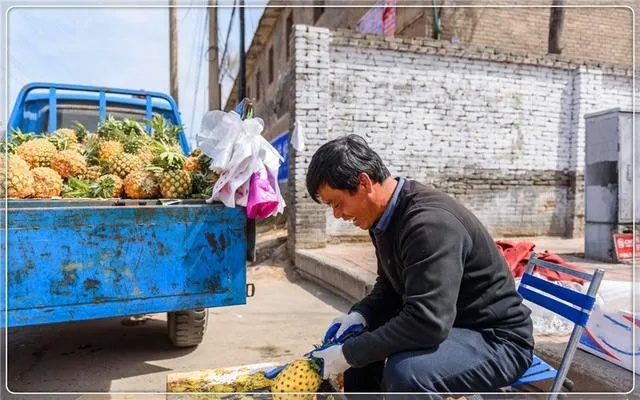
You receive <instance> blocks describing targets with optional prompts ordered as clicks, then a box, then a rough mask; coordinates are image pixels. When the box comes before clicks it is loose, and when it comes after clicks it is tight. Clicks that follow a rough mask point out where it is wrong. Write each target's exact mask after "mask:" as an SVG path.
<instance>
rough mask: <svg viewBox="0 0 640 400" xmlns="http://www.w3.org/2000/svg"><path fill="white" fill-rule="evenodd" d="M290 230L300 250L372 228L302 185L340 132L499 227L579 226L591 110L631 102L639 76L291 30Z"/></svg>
mask: <svg viewBox="0 0 640 400" xmlns="http://www.w3.org/2000/svg"><path fill="white" fill-rule="evenodd" d="M295 34H296V36H295V39H294V40H295V55H294V57H295V72H294V76H295V78H294V80H295V93H296V98H295V104H294V106H293V107H294V110H293V112H292V114H291V115H293V116H294V118H293V120H294V121H295V122H296V123H298V124H299V126H302V127H303V130H304V133H305V137H306V140H307V148H306V149H305V151H304V152H302V153H295V152H293V154H292V157H293V159H294V160H295V163H294V164H293V165H290V171H291V172H290V178H289V179H290V182H289V184H290V188H292V187H293V192H292V193H293V194H292V203H293V204H291V205H292V206H293V207H292V208H293V209H294V211H293V212H291V213H290V218H291V219H290V221H289V222H290V223H289V227H290V228H289V229H290V230H291V232H290V234H291V235H292V236H291V237H294V243H295V246H297V247H317V246H322V245H324V243H325V242H326V241H327V240H331V239H332V238H333V237H341V238H343V237H345V236H349V237H353V236H363V235H364V236H366V232H363V231H361V230H358V229H357V228H353V227H351V226H349V225H347V224H345V223H342V222H340V221H337V220H335V219H334V218H333V217H332V216H331V212H330V210H329V209H327V208H326V207H323V206H318V205H315V204H314V203H313V202H312V201H311V200H310V199H309V198H308V196H307V194H306V191H305V186H304V182H305V173H306V166H307V165H308V160H309V159H310V157H311V155H312V154H313V152H314V151H315V150H316V149H317V148H318V146H320V145H321V144H322V143H324V142H325V141H327V140H329V139H333V138H336V137H339V136H342V135H345V134H349V133H356V134H359V135H362V136H364V137H365V138H367V140H368V141H369V143H370V144H371V146H372V148H373V149H374V150H376V151H377V152H378V153H379V154H380V155H381V157H382V158H383V160H385V161H386V163H387V165H388V167H389V169H390V171H391V172H392V174H394V175H403V176H406V177H408V178H412V179H416V180H418V181H421V182H425V183H430V184H433V185H434V186H436V187H438V188H440V189H442V190H443V191H445V192H447V193H449V194H451V195H453V196H455V197H457V198H458V199H460V200H461V201H462V202H463V203H464V204H465V205H466V206H467V207H469V208H470V209H471V210H472V211H474V212H475V213H476V214H477V215H478V217H479V218H480V219H481V220H482V221H483V222H484V223H485V224H486V225H487V226H488V227H489V229H490V231H491V232H492V233H493V234H494V235H500V236H503V235H504V236H508V235H538V234H544V235H562V236H574V235H581V234H582V227H583V219H584V206H583V202H584V183H583V166H584V115H585V114H587V113H591V112H594V111H598V110H602V109H606V108H611V107H618V106H619V107H627V108H628V107H630V106H631V71H630V70H625V69H620V68H619V67H614V66H608V65H604V64H602V65H600V64H598V65H596V64H586V63H584V62H580V61H577V60H572V59H568V58H562V57H558V56H532V55H529V54H527V53H515V52H508V53H505V52H500V51H497V50H495V49H491V48H488V47H482V46H464V47H463V46H455V45H451V44H447V43H442V42H433V41H428V40H422V39H396V38H381V37H377V36H373V35H360V34H355V33H353V32H350V31H344V30H334V31H330V30H328V29H324V28H315V27H301V26H298V27H296V32H295Z"/></svg>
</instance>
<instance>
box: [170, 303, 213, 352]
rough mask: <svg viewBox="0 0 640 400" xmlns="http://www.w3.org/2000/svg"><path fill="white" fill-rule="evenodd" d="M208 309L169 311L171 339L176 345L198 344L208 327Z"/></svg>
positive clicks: (188, 345) (189, 345)
mask: <svg viewBox="0 0 640 400" xmlns="http://www.w3.org/2000/svg"><path fill="white" fill-rule="evenodd" d="M207 316H208V313H207V310H206V309H204V308H196V309H195V310H184V311H171V312H168V313H167V329H168V331H169V339H171V342H172V343H173V345H174V346H176V347H191V346H197V345H199V344H200V342H202V338H203V337H204V332H205V331H206V329H207Z"/></svg>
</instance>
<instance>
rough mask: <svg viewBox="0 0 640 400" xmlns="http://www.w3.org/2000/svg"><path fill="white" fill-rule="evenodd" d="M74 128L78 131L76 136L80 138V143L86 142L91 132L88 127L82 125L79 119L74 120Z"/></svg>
mask: <svg viewBox="0 0 640 400" xmlns="http://www.w3.org/2000/svg"><path fill="white" fill-rule="evenodd" d="M73 130H75V131H76V137H77V138H78V142H80V143H84V141H85V140H86V139H87V137H88V136H89V134H90V133H91V132H89V130H88V129H87V128H85V126H84V125H82V124H81V123H80V122H78V121H73Z"/></svg>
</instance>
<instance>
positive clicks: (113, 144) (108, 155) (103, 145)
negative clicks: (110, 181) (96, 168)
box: [98, 140, 124, 161]
mask: <svg viewBox="0 0 640 400" xmlns="http://www.w3.org/2000/svg"><path fill="white" fill-rule="evenodd" d="M123 152H124V146H123V145H122V143H120V142H118V141H116V140H100V141H99V143H98V159H99V160H101V161H111V160H112V159H113V158H114V157H116V156H117V155H119V154H121V153H123Z"/></svg>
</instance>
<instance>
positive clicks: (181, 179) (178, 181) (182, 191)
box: [153, 141, 191, 199]
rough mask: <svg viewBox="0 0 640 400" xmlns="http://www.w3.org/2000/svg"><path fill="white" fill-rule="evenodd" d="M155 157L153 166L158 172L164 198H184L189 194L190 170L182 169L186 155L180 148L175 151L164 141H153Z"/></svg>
mask: <svg viewBox="0 0 640 400" xmlns="http://www.w3.org/2000/svg"><path fill="white" fill-rule="evenodd" d="M154 149H155V152H156V154H158V155H157V156H156V158H155V159H154V161H153V164H154V166H155V167H158V168H160V169H161V170H162V173H160V195H161V196H162V197H164V198H173V199H184V198H186V197H189V195H190V194H191V172H189V171H185V170H184V169H183V167H184V163H185V161H186V157H185V156H184V155H183V154H182V150H178V151H176V150H175V149H174V148H173V147H172V146H170V145H167V143H166V142H158V141H156V142H155V143H154Z"/></svg>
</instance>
